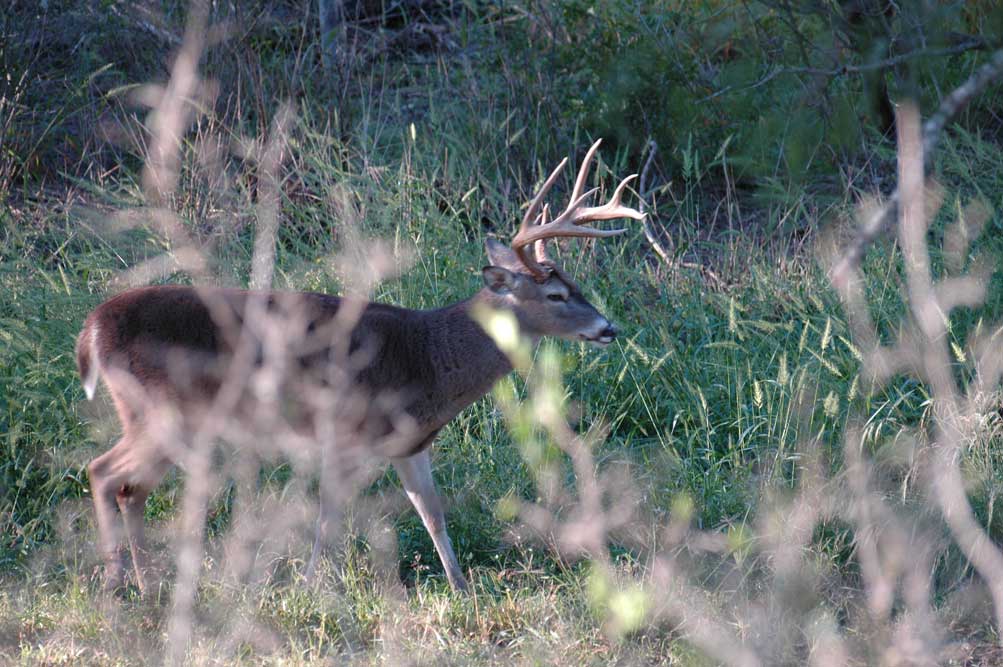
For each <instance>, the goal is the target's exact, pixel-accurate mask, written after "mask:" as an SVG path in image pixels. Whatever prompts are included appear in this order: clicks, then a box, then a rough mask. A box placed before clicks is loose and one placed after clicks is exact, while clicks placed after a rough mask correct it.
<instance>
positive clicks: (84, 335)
mask: <svg viewBox="0 0 1003 667" xmlns="http://www.w3.org/2000/svg"><path fill="white" fill-rule="evenodd" d="M97 339H98V325H97V322H96V321H94V320H93V319H88V320H87V321H86V322H85V323H84V328H83V331H81V332H80V335H79V336H77V349H76V352H77V371H78V372H79V373H80V379H81V380H82V381H83V385H84V393H85V394H87V400H90V399H92V398H94V392H95V391H97V388H98V378H99V376H100V371H101V369H100V367H99V366H98V355H97Z"/></svg>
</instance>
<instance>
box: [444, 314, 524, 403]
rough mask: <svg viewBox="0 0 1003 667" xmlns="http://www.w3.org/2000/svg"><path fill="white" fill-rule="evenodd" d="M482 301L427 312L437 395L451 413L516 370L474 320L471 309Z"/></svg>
mask: <svg viewBox="0 0 1003 667" xmlns="http://www.w3.org/2000/svg"><path fill="white" fill-rule="evenodd" d="M481 300H482V298H481V295H480V294H478V295H476V296H474V297H472V298H470V299H467V300H465V301H461V302H459V303H457V304H454V305H452V306H448V307H446V308H442V309H440V310H436V311H431V312H429V313H427V327H428V329H427V330H428V339H427V340H428V353H429V355H430V356H431V361H432V366H433V368H435V369H436V373H435V375H436V385H437V387H436V389H437V393H438V394H439V395H440V396H441V397H443V398H446V399H447V402H448V404H449V406H448V408H447V412H453V411H454V410H455V412H459V411H460V410H462V409H463V408H464V407H466V406H467V405H469V404H471V403H473V402H474V401H476V400H477V399H478V398H480V397H481V396H483V395H484V394H486V393H487V392H488V391H490V390H491V387H492V386H494V383H495V382H497V381H498V380H499V379H501V378H502V377H504V376H505V375H506V374H507V373H508V372H509V371H511V370H512V364H511V363H510V362H509V360H508V357H507V356H506V355H505V353H503V352H502V351H501V350H499V349H498V346H497V345H495V343H494V341H493V340H492V339H491V337H490V336H489V335H488V334H487V333H486V332H485V331H484V329H482V328H481V326H480V325H479V324H478V323H477V322H476V321H475V320H474V319H473V316H472V314H471V309H472V308H474V307H475V304H477V303H478V302H479V301H481ZM452 416H455V414H454V415H449V418H452Z"/></svg>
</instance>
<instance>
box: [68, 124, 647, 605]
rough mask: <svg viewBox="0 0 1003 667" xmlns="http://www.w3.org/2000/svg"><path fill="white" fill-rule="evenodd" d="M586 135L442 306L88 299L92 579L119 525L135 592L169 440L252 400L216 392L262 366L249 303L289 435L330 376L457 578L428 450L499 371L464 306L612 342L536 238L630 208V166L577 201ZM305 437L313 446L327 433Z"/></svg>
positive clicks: (201, 296)
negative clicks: (271, 336)
mask: <svg viewBox="0 0 1003 667" xmlns="http://www.w3.org/2000/svg"><path fill="white" fill-rule="evenodd" d="M600 142H601V140H600V141H596V142H595V143H594V144H593V145H592V146H591V148H590V149H589V150H588V152H587V154H586V156H585V158H584V160H583V161H582V163H581V166H580V168H579V171H578V174H577V177H576V179H575V181H574V186H573V189H572V191H571V195H570V200H569V202H568V204H567V206H566V208H565V209H564V211H563V212H561V213H560V214H559V215H557V216H556V217H554V218H553V219H550V209H549V205H547V204H544V198H545V196H546V195H547V193H548V192H549V191H550V190H551V188H552V187H553V185H554V183H555V182H556V181H557V179H558V176H559V175H560V174H561V173H562V171H563V169H564V167H565V166H566V164H567V163H568V159H567V158H565V159H564V160H562V161H561V162H560V164H558V165H557V167H556V168H555V169H554V170H553V171H552V172H551V173H550V175H549V177H548V178H547V179H546V180H545V181H544V183H543V185H542V186H541V187H540V189H539V190H538V191H537V193H536V194H535V196H534V197H533V198H532V200H531V201H530V202H529V204H528V206H527V208H526V211H525V214H524V216H523V218H522V222H521V223H520V226H519V229H518V231H517V233H516V234H515V236H514V237H513V239H512V241H511V244H510V245H509V246H506V245H504V244H503V243H501V242H499V241H497V240H495V239H493V238H488V239H487V240H486V242H485V250H486V253H487V258H488V262H489V264H488V265H487V266H485V267H484V268H483V269H482V271H481V273H482V278H483V287H482V288H481V289H480V290H479V291H477V292H476V293H475V294H474V295H473V296H471V297H469V298H467V299H465V300H462V301H459V302H457V303H454V304H451V305H447V306H444V307H441V308H436V309H431V310H412V309H408V308H403V307H398V306H393V305H385V304H379V303H372V302H369V301H368V300H360V299H358V298H354V299H353V298H349V297H347V296H333V295H328V294H323V293H313V292H281V291H267V290H258V291H254V290H251V291H245V290H239V289H228V288H210V287H189V286H182V285H159V286H144V287H136V288H131V289H128V290H126V291H124V292H122V293H119V294H118V295H116V296H113V297H111V298H110V299H108V300H107V301H105V302H104V303H102V304H101V305H99V306H98V307H97V308H95V309H94V310H93V311H92V312H91V313H90V314H89V315H88V317H87V318H86V320H85V321H84V325H83V328H82V330H81V332H80V335H79V337H78V339H77V342H76V361H77V366H78V371H79V374H80V377H81V379H82V383H83V388H84V391H85V394H86V396H87V398H88V400H91V399H93V398H94V396H95V393H96V391H97V388H98V384H99V382H100V381H103V383H104V385H105V388H106V390H107V392H108V394H109V395H110V398H111V402H112V405H113V407H114V410H115V412H116V414H117V418H118V421H119V424H120V426H121V437H120V439H119V440H118V441H117V443H116V444H115V445H114V446H112V447H111V448H110V449H108V450H107V451H106V452H104V453H103V454H101V455H99V456H97V457H96V458H94V459H93V460H92V461H91V462H90V463H89V464H88V466H87V472H88V476H89V481H90V490H91V494H92V498H93V503H94V512H95V523H96V528H97V534H98V549H99V555H100V558H101V559H102V561H103V566H104V568H103V569H104V577H103V578H104V586H105V588H106V589H107V590H120V589H121V587H122V586H123V585H124V584H123V582H124V579H125V576H126V569H125V568H124V567H123V562H122V561H123V558H122V556H123V555H124V554H123V553H122V552H121V544H120V543H121V537H122V529H123V527H124V532H125V537H126V538H127V541H128V551H129V554H130V555H131V560H132V569H133V576H134V580H135V585H136V587H137V588H138V589H139V591H140V594H141V595H142V594H143V592H144V591H145V590H146V589H147V586H148V584H147V581H146V570H147V565H148V563H147V556H148V554H147V547H146V542H145V538H144V517H143V514H144V507H145V503H146V500H147V498H148V496H149V495H150V493H151V492H152V491H153V490H154V489H155V488H156V487H157V486H158V485H159V484H160V482H161V481H162V480H163V478H164V477H165V475H166V474H167V472H168V471H169V470H170V469H171V468H173V467H174V466H175V464H177V463H178V460H177V459H178V457H177V455H176V452H175V451H174V450H173V449H172V447H171V446H170V442H169V441H170V440H171V438H174V437H184V434H185V433H189V434H190V433H191V432H192V430H193V429H197V428H198V427H199V425H200V424H203V423H204V422H205V421H206V420H207V419H209V418H211V416H212V414H213V412H214V411H217V410H220V409H222V408H221V407H220V405H221V403H225V404H226V405H228V406H229V407H231V408H233V409H234V410H236V411H238V412H239V411H240V410H242V409H243V410H244V411H245V412H244V414H250V413H255V412H258V411H260V410H261V409H262V408H261V407H260V406H252V407H248V406H247V405H246V401H244V399H243V398H241V397H240V395H239V394H240V392H239V391H238V392H237V398H233V397H232V395H233V392H230V394H231V398H230V399H226V400H223V399H222V397H221V395H222V394H223V392H224V389H225V388H226V387H232V386H234V385H237V386H240V385H241V384H246V383H247V382H248V381H249V378H250V374H251V373H253V372H254V369H255V368H260V367H261V365H262V364H263V363H265V361H264V359H263V356H265V349H264V343H263V341H262V337H263V336H264V334H263V333H262V332H260V331H257V332H256V331H254V330H253V329H254V328H255V325H254V323H253V318H252V315H253V313H254V312H273V313H277V314H278V315H279V317H281V318H283V319H284V320H285V325H286V328H285V329H284V330H283V331H284V332H285V333H284V334H283V335H285V336H287V337H288V340H287V341H286V343H287V345H286V347H287V355H286V361H287V362H288V363H286V364H285V370H284V372H285V374H286V376H288V377H290V378H291V381H290V382H289V383H286V385H283V386H284V387H286V388H287V389H288V394H289V395H287V396H284V397H283V399H284V401H285V403H291V404H292V405H293V406H294V408H295V409H294V410H293V411H292V412H294V413H295V414H296V419H295V421H296V424H295V430H296V432H297V433H299V434H301V435H303V436H304V438H305V440H304V441H306V442H316V441H318V440H323V439H324V438H325V437H326V436H325V434H327V435H328V436H329V435H330V433H331V429H325V428H321V425H322V422H323V423H328V422H330V421H331V420H332V414H331V413H332V411H334V410H335V408H334V407H333V406H334V402H332V401H328V402H327V403H323V402H318V401H311V399H310V395H311V394H312V393H316V392H311V391H309V390H307V391H302V389H303V387H314V388H316V387H323V386H330V385H331V384H332V380H331V378H332V377H333V376H335V375H337V376H338V377H340V378H342V380H341V382H340V384H338V386H339V387H342V388H343V389H344V390H345V391H344V392H343V393H344V394H347V396H348V399H350V400H347V403H351V404H352V405H354V406H355V409H354V411H346V410H341V412H339V417H338V419H337V421H339V422H344V421H346V419H347V421H348V424H347V426H346V425H342V427H340V428H341V430H340V431H338V432H339V433H340V434H341V437H339V438H338V442H339V443H351V442H352V441H353V440H354V441H355V444H356V450H359V451H361V452H362V455H364V456H371V457H378V458H380V459H381V460H389V462H390V463H391V464H392V467H393V468H394V469H395V470H396V473H397V476H398V478H399V480H400V482H401V485H402V486H403V488H404V492H405V494H406V495H407V498H408V499H409V500H410V502H411V504H412V505H413V507H414V509H415V510H416V511H417V513H418V515H419V517H420V518H421V521H422V523H423V525H424V528H425V529H426V530H427V531H428V533H429V535H430V536H431V539H432V542H433V545H434V547H435V550H436V552H437V554H438V556H439V560H440V562H441V564H442V567H443V570H444V572H445V575H446V578H447V579H448V583H449V585H450V587H451V588H453V589H454V590H457V591H465V590H467V588H468V584H467V581H466V578H465V576H464V573H463V570H462V568H461V567H460V564H459V561H458V560H457V557H456V554H455V552H454V550H453V545H452V542H451V541H450V538H449V535H448V533H447V530H446V517H445V512H444V509H443V504H442V501H441V500H440V498H439V495H438V492H437V490H436V487H435V483H434V481H433V477H432V468H431V459H430V455H429V448H430V447H431V445H432V443H433V441H434V440H435V438H436V436H437V434H438V433H439V432H440V430H441V429H442V428H443V427H444V426H445V425H446V424H447V423H449V422H450V421H451V420H452V419H453V418H454V417H456V416H457V415H458V414H459V413H460V412H461V411H462V410H463V409H464V408H466V407H467V406H469V405H470V404H472V403H473V402H475V401H476V400H478V399H480V398H481V397H482V396H484V395H485V394H486V393H487V392H488V391H490V389H491V387H492V386H493V385H494V384H495V383H496V382H497V381H498V380H499V379H501V378H502V377H504V376H505V375H506V374H508V373H509V372H510V371H512V370H513V363H512V361H511V360H510V358H509V356H508V355H507V354H506V353H505V352H504V351H503V350H502V349H500V348H499V346H498V344H497V343H496V342H495V340H494V339H493V338H492V336H491V335H489V333H488V332H487V331H486V330H485V328H484V327H483V326H482V325H481V324H480V323H479V321H478V319H477V318H476V317H475V314H474V313H475V311H476V310H477V309H478V308H488V309H491V310H493V311H503V312H505V313H508V314H510V315H511V316H514V319H515V321H516V322H517V324H518V328H519V331H520V333H521V335H522V336H524V337H525V338H526V339H528V340H529V341H530V342H531V343H533V344H534V345H535V344H536V343H538V342H539V341H540V339H541V338H543V337H545V336H552V337H557V338H560V339H566V340H572V341H585V342H589V343H592V344H595V345H598V346H605V345H608V344H609V343H611V342H612V341H613V340H614V339H615V337H616V335H617V329H616V327H615V326H614V325H613V324H612V323H611V322H610V321H609V320H608V319H607V318H606V317H605V316H603V315H602V314H601V313H599V311H598V310H597V309H596V308H595V307H594V306H593V305H592V304H591V303H589V302H588V301H587V300H586V298H585V297H584V296H583V295H582V291H581V289H580V288H579V286H578V285H577V284H576V282H575V281H574V280H573V279H572V277H571V276H570V275H569V274H568V273H566V272H565V271H564V270H563V269H562V268H560V267H559V266H558V264H557V263H555V262H554V261H553V260H552V259H550V258H549V257H548V254H547V250H546V247H545V243H546V241H548V240H550V239H555V238H561V237H580V238H605V237H611V236H615V235H618V234H622V233H624V232H625V231H626V229H612V230H604V229H601V228H597V227H593V226H590V225H589V223H593V222H597V221H603V220H612V219H617V218H628V219H633V220H643V219H644V214H643V213H641V212H639V211H638V210H636V209H633V208H630V207H627V206H625V205H623V204H622V202H621V199H622V196H623V194H624V191H625V190H626V188H627V186H628V184H629V183H630V182H631V181H632V180H633V179H634V178H636V174H634V175H632V176H629V177H627V178H625V179H624V180H623V181H621V182H620V184H619V185H618V186H617V188H616V189H615V190H614V192H613V195H612V197H611V198H610V199H609V200H608V201H607V202H606V203H604V204H602V205H598V206H589V205H588V204H587V202H588V201H589V200H590V199H591V198H592V195H594V194H595V193H596V192H597V191H598V188H594V189H590V190H588V191H585V184H586V179H587V177H588V173H589V164H590V162H591V161H592V159H593V157H594V155H595V153H596V151H597V150H598V148H599V144H600ZM348 310H352V311H353V312H354V316H353V317H351V318H347V319H346V322H350V330H347V329H348V328H349V327H348V326H347V325H346V326H341V328H339V326H337V325H338V323H339V318H340V317H341V315H343V314H344V313H345V312H346V311H348ZM342 324H344V322H342ZM346 348H347V350H346ZM241 373H243V375H242V376H240V377H239V378H238V379H237V380H236V382H233V376H234V375H239V374H241ZM228 381H229V382H230V384H227V382H228ZM311 383H313V384H311ZM295 386H299V387H300V389H301V391H297V390H296V389H295V388H293V387H295ZM342 403H346V401H342ZM388 404H392V405H394V406H395V407H394V408H393V409H389V408H387V407H386V406H387V405H388ZM165 409H166V410H169V411H170V413H171V414H172V415H173V416H174V417H175V421H173V422H171V423H172V424H175V425H176V428H173V427H172V428H173V430H172V429H166V431H167V432H166V433H165V427H164V426H163V424H162V423H159V422H158V421H157V419H155V415H156V414H159V411H162V410H165ZM346 415H348V417H347V418H346ZM325 419H326V420H327V422H325V421H324V420H325ZM401 423H404V424H405V425H404V426H401V425H400V424H401ZM319 445H320V449H321V452H322V453H326V449H328V448H329V447H330V446H331V445H330V444H329V443H326V442H319ZM340 446H344V447H348V446H349V445H348V444H343V445H340ZM320 495H321V503H320V511H319V514H318V519H317V528H316V535H315V541H314V545H313V552H312V554H311V557H310V563H309V565H308V567H307V577H308V578H309V577H311V576H312V572H313V570H314V568H315V564H316V559H317V556H318V553H319V551H320V550H321V548H322V547H323V543H324V541H325V539H326V535H327V530H328V524H329V523H330V522H331V520H332V516H333V511H332V509H331V505H332V503H331V501H330V498H331V497H332V496H333V495H334V494H332V493H331V492H330V491H329V490H325V489H324V488H323V480H322V488H321V492H320ZM119 514H121V517H119V516H118V515H119ZM120 519H121V520H120Z"/></svg>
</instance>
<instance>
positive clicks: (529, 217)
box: [516, 158, 568, 236]
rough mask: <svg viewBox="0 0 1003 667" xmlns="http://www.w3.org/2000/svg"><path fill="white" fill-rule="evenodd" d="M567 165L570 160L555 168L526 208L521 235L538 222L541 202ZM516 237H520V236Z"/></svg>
mask: <svg viewBox="0 0 1003 667" xmlns="http://www.w3.org/2000/svg"><path fill="white" fill-rule="evenodd" d="M566 164H568V158H564V159H563V160H561V163H560V164H559V165H557V167H555V168H554V171H552V172H550V176H548V177H547V180H546V181H544V182H543V185H542V186H541V187H540V190H539V192H537V193H536V196H535V197H533V201H531V202H529V207H528V208H526V215H524V216H522V224H520V225H519V234H521V233H522V231H523V230H524V229H526V228H527V227H529V226H530V225H531V224H533V223H534V222H535V221H536V217H537V216H536V212H537V211H538V210H539V208H540V202H542V201H543V197H544V196H545V195H546V194H547V192H548V191H549V190H550V188H552V187H553V186H554V182H555V181H556V180H557V177H558V175H560V173H561V171H563V170H564V166H565V165H566ZM516 236H518V234H517V235H516Z"/></svg>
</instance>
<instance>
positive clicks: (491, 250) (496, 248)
mask: <svg viewBox="0 0 1003 667" xmlns="http://www.w3.org/2000/svg"><path fill="white" fill-rule="evenodd" d="M484 250H485V251H487V253H488V262H490V263H491V265H492V266H503V267H505V268H506V269H509V270H510V271H517V270H518V267H519V266H520V264H521V262H520V261H519V257H518V256H517V255H516V254H515V252H514V251H513V250H512V248H509V247H508V246H507V245H505V244H504V243H501V242H499V241H496V240H495V239H492V238H489V239H487V240H486V241H485V242H484Z"/></svg>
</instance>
